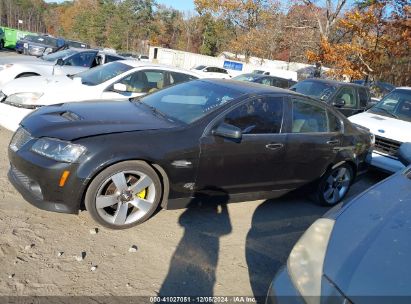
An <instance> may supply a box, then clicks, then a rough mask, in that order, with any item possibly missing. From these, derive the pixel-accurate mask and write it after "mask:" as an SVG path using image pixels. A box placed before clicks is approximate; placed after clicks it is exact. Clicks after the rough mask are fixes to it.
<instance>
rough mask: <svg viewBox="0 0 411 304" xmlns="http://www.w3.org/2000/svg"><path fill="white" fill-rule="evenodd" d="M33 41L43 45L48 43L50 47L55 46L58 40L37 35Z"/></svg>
mask: <svg viewBox="0 0 411 304" xmlns="http://www.w3.org/2000/svg"><path fill="white" fill-rule="evenodd" d="M33 42H38V43H41V44H45V45H50V46H52V47H55V46H57V44H58V41H57V39H55V38H52V37H47V36H37V37H36V39H35V40H34V41H33Z"/></svg>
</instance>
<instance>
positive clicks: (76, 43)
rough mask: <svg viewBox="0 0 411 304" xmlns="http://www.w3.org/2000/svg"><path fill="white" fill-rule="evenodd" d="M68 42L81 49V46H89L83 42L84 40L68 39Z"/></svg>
mask: <svg viewBox="0 0 411 304" xmlns="http://www.w3.org/2000/svg"><path fill="white" fill-rule="evenodd" d="M67 44H68V45H69V46H71V47H74V48H79V49H81V48H87V44H85V43H82V42H77V41H67Z"/></svg>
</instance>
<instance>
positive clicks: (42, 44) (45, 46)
mask: <svg viewBox="0 0 411 304" xmlns="http://www.w3.org/2000/svg"><path fill="white" fill-rule="evenodd" d="M32 37H33V38H32V39H31V40H27V41H26V42H24V43H23V54H25V55H31V56H36V57H40V56H43V55H47V54H51V53H55V52H57V51H59V50H61V49H63V48H64V47H65V45H66V42H65V41H64V39H62V38H55V37H51V36H48V35H43V36H32Z"/></svg>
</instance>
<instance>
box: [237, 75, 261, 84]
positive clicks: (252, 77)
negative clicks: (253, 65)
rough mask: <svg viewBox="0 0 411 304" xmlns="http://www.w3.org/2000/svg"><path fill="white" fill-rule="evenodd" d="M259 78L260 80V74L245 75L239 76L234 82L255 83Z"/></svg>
mask: <svg viewBox="0 0 411 304" xmlns="http://www.w3.org/2000/svg"><path fill="white" fill-rule="evenodd" d="M257 78H260V76H259V75H258V74H243V75H238V76H236V77H234V78H233V80H239V81H250V82H253V81H255V80H256V79H257Z"/></svg>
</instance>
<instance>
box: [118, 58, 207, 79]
mask: <svg viewBox="0 0 411 304" xmlns="http://www.w3.org/2000/svg"><path fill="white" fill-rule="evenodd" d="M117 56H119V55H117ZM120 57H122V56H120ZM116 62H121V63H124V64H127V65H129V66H132V67H133V68H140V67H145V68H161V69H167V70H170V71H174V72H181V73H185V74H190V75H195V76H197V77H200V75H199V74H197V73H195V72H194V71H189V70H185V69H181V68H177V67H174V66H169V65H165V64H155V63H151V62H146V61H140V60H134V59H125V60H118V61H116Z"/></svg>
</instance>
